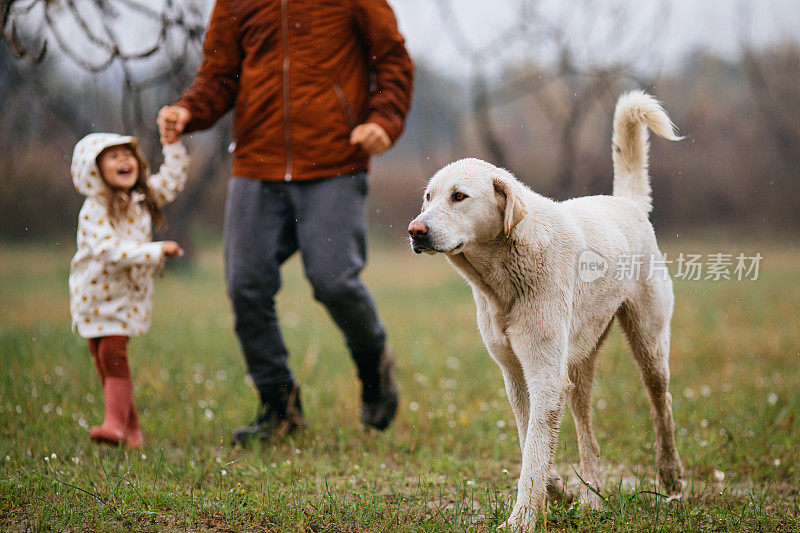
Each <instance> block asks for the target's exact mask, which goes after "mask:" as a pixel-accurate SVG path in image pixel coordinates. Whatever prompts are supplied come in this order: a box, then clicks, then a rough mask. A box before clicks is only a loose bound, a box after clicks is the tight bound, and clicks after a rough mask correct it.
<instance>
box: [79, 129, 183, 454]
mask: <svg viewBox="0 0 800 533" xmlns="http://www.w3.org/2000/svg"><path fill="white" fill-rule="evenodd" d="M187 162H188V157H187V155H186V149H185V148H184V147H183V145H182V144H181V143H180V141H178V142H175V143H173V144H167V145H164V164H163V165H162V166H161V169H160V171H159V173H158V174H154V175H152V176H150V175H149V171H148V166H147V163H146V162H145V159H144V157H142V154H141V152H140V151H139V148H138V145H137V142H136V139H135V138H133V137H128V136H123V135H117V134H113V133H93V134H91V135H87V136H86V137H84V138H83V139H81V141H80V142H79V143H78V144H77V145H76V146H75V152H74V154H73V156H72V180H73V182H74V183H75V188H76V189H78V192H80V193H81V194H83V195H85V196H86V197H87V198H86V201H85V202H84V203H83V208H81V212H80V215H79V219H78V251H77V253H76V254H75V257H74V258H73V259H72V264H71V268H70V275H69V292H70V311H71V314H72V329H73V331H77V332H78V334H80V335H81V337H84V338H86V339H88V342H89V351H90V352H91V354H92V357H93V358H94V363H95V366H96V367H97V373H98V375H99V376H100V384H101V385H102V386H103V392H104V397H105V420H104V421H103V424H102V425H101V426H95V427H93V428H92V429H91V431H90V433H89V435H90V437H91V438H92V440H95V441H98V442H105V443H108V444H113V445H118V444H120V443H122V442H125V443H126V444H127V445H129V446H132V447H138V446H139V445H141V443H142V433H141V429H140V427H139V417H138V416H137V414H136V407H135V406H134V403H133V385H132V382H131V375H130V370H129V368H128V356H127V344H128V339H129V337H131V336H132V335H141V334H142V333H144V332H145V331H147V329H149V327H150V309H151V308H152V293H153V274H154V273H155V271H156V269H157V268H160V267H161V266H162V265H163V263H164V261H165V259H166V258H167V257H178V256H181V255H183V250H181V248H180V246H178V243H176V242H173V241H164V242H151V239H152V228H151V226H152V225H153V224H154V223H155V224H156V225H158V223H159V222H161V220H162V218H163V217H162V215H161V210H160V208H161V206H163V205H164V204H166V203H168V202H171V201H172V200H173V199H174V198H175V196H176V195H177V194H178V193H179V192H180V191H181V190H182V189H183V186H184V184H185V182H186V167H187Z"/></svg>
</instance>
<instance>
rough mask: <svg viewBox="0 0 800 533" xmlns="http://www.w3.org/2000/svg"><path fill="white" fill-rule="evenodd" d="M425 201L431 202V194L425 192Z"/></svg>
mask: <svg viewBox="0 0 800 533" xmlns="http://www.w3.org/2000/svg"><path fill="white" fill-rule="evenodd" d="M425 199H426V200H427V201H429V202H430V201H431V193H429V192H426V193H425Z"/></svg>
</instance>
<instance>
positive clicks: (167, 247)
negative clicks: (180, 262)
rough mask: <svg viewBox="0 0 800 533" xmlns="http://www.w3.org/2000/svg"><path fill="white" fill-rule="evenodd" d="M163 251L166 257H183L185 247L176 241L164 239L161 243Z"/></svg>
mask: <svg viewBox="0 0 800 533" xmlns="http://www.w3.org/2000/svg"><path fill="white" fill-rule="evenodd" d="M161 253H162V254H164V257H183V248H181V247H180V245H179V244H178V243H177V242H175V241H164V242H162V243H161Z"/></svg>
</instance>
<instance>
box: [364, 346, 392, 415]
mask: <svg viewBox="0 0 800 533" xmlns="http://www.w3.org/2000/svg"><path fill="white" fill-rule="evenodd" d="M373 365H374V366H373V368H369V369H368V368H366V365H365V364H364V363H363V362H362V363H361V364H360V365H359V377H360V378H361V387H362V388H361V421H362V422H364V424H366V425H368V426H371V427H374V428H375V429H377V430H379V431H383V430H384V429H386V428H387V427H389V424H391V423H392V420H394V417H395V415H396V414H397V404H398V397H399V394H398V392H397V378H396V377H395V372H394V354H393V353H392V351H391V349H389V348H386V349H385V350H384V351H383V353H382V354H381V355H380V357H379V358H378V360H377V362H376V363H373Z"/></svg>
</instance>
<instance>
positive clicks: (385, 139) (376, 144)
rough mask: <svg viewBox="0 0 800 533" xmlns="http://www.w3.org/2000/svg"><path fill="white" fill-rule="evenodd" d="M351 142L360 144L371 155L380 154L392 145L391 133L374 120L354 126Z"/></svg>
mask: <svg viewBox="0 0 800 533" xmlns="http://www.w3.org/2000/svg"><path fill="white" fill-rule="evenodd" d="M350 144H360V145H361V147H362V148H363V149H364V150H365V151H366V152H367V153H368V154H370V155H378V154H380V153H383V152H385V151H386V149H387V148H389V147H390V146H391V145H392V140H391V139H390V138H389V134H388V133H386V130H384V129H383V128H382V127H381V126H379V125H378V124H376V123H374V122H367V123H364V124H361V125H359V126H356V127H355V128H353V131H352V133H350Z"/></svg>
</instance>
